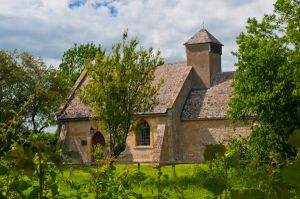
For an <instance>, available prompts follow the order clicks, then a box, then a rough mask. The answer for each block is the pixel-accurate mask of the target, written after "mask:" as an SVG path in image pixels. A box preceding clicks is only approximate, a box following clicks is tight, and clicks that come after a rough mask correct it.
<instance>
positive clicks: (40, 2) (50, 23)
mask: <svg viewBox="0 0 300 199" xmlns="http://www.w3.org/2000/svg"><path fill="white" fill-rule="evenodd" d="M274 2H275V0H0V5H1V6H0V49H2V50H9V51H12V50H14V49H18V50H19V51H28V52H31V53H32V54H33V55H34V56H37V57H42V58H43V59H44V60H45V61H46V63H47V64H49V65H50V64H51V65H53V66H56V67H58V65H59V63H60V60H61V58H62V55H63V53H64V52H65V51H66V50H67V49H69V48H71V47H72V46H73V45H74V43H78V44H80V43H87V42H91V41H93V42H94V43H95V44H101V45H102V47H104V48H105V49H107V50H108V51H109V49H111V47H112V44H114V43H116V42H117V41H118V40H120V39H121V35H122V33H123V32H124V30H126V29H128V31H129V37H138V39H139V40H140V42H141V44H142V45H143V46H144V47H146V48H149V47H153V48H154V49H158V50H160V51H161V53H162V56H163V57H164V58H165V62H173V61H181V60H185V48H184V45H183V43H184V42H185V41H187V40H188V39H189V38H190V37H192V36H193V34H195V33H196V32H197V31H199V30H200V29H202V28H203V26H204V28H205V29H207V30H208V31H209V32H210V33H211V34H213V35H214V36H215V37H216V38H217V39H218V40H219V41H221V42H222V43H223V44H224V47H223V55H222V70H223V71H231V70H235V67H234V62H235V58H234V57H233V56H232V55H231V53H230V52H231V51H234V50H236V48H237V46H236V44H235V38H236V37H237V36H238V34H239V33H240V32H242V31H245V26H246V21H247V18H249V17H256V18H258V19H261V18H262V17H263V15H264V14H266V13H271V12H272V10H273V3H274Z"/></svg>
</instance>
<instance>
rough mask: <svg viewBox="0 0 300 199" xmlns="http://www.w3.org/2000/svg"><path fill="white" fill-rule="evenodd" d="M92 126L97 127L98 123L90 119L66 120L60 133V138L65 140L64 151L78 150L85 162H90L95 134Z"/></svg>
mask: <svg viewBox="0 0 300 199" xmlns="http://www.w3.org/2000/svg"><path fill="white" fill-rule="evenodd" d="M91 126H93V128H95V129H96V128H97V125H96V123H95V122H92V121H89V120H87V121H68V122H64V123H63V124H62V127H61V128H62V130H61V133H60V134H61V136H60V139H61V140H62V141H63V142H64V145H63V146H64V147H63V151H77V152H79V153H80V154H81V156H82V159H83V161H84V162H90V161H91V150H92V147H91V146H92V136H93V135H91V134H90V128H91ZM62 134H64V135H63V136H62ZM82 142H83V143H86V144H83V143H82Z"/></svg>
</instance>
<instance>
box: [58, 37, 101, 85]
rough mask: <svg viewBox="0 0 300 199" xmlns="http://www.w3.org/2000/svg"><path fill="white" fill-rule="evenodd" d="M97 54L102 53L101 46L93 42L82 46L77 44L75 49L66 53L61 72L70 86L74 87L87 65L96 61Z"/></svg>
mask: <svg viewBox="0 0 300 199" xmlns="http://www.w3.org/2000/svg"><path fill="white" fill-rule="evenodd" d="M97 53H102V51H101V46H100V45H98V46H96V45H95V44H94V43H93V42H91V43H87V44H80V45H77V44H76V43H75V44H74V47H72V48H70V49H69V50H67V51H66V52H64V55H63V58H62V60H61V64H60V65H59V70H60V71H61V73H62V75H63V76H64V77H65V78H66V79H67V80H68V82H69V84H70V85H74V83H75V82H76V80H77V78H78V77H79V75H80V73H81V71H82V70H83V68H84V67H85V64H86V63H87V62H88V61H89V60H94V59H95V57H96V54H97Z"/></svg>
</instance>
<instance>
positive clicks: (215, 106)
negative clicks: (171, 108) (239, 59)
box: [181, 72, 233, 120]
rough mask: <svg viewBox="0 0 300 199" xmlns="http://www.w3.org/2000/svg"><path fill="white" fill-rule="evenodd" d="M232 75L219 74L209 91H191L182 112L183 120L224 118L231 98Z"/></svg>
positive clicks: (227, 73)
mask: <svg viewBox="0 0 300 199" xmlns="http://www.w3.org/2000/svg"><path fill="white" fill-rule="evenodd" d="M232 75H233V73H232V72H226V73H220V74H218V75H216V76H215V78H214V82H213V86H212V87H211V88H209V89H199V90H192V91H191V92H190V94H189V97H188V99H187V100H186V103H185V106H184V108H183V111H182V115H181V118H182V119H183V120H196V119H212V118H225V116H226V112H227V110H228V108H229V106H228V102H229V99H230V96H231V92H232V88H231V78H232Z"/></svg>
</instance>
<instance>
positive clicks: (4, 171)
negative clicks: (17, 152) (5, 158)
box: [0, 164, 8, 175]
mask: <svg viewBox="0 0 300 199" xmlns="http://www.w3.org/2000/svg"><path fill="white" fill-rule="evenodd" d="M7 173H8V168H7V166H5V165H2V164H0V175H6V174H7Z"/></svg>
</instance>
